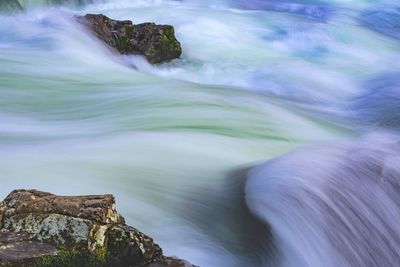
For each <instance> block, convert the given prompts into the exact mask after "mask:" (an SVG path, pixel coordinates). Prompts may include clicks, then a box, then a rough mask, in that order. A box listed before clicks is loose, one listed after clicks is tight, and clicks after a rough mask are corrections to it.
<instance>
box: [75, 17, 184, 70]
mask: <svg viewBox="0 0 400 267" xmlns="http://www.w3.org/2000/svg"><path fill="white" fill-rule="evenodd" d="M77 19H78V21H79V22H81V23H82V24H84V25H85V26H86V27H87V28H89V29H90V30H91V31H92V32H93V33H94V34H95V35H96V36H97V37H98V38H100V39H101V40H103V41H104V42H105V43H107V44H108V45H109V46H111V47H113V48H115V49H116V50H118V51H119V52H120V53H121V54H127V55H129V54H134V55H143V56H145V57H146V59H147V60H148V61H149V62H150V63H152V64H156V63H162V62H167V61H170V60H172V59H175V58H179V57H180V55H181V53H182V48H181V44H180V43H179V42H178V40H177V39H176V38H175V33H174V27H173V26H170V25H156V24H154V23H142V24H133V23H132V21H130V20H124V21H119V20H113V19H110V18H108V17H106V16H105V15H102V14H87V15H85V16H79V17H77Z"/></svg>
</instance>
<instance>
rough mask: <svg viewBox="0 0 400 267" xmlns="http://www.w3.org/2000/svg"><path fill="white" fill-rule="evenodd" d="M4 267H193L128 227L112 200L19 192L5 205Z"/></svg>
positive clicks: (0, 229)
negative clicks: (166, 252) (166, 255)
mask: <svg viewBox="0 0 400 267" xmlns="http://www.w3.org/2000/svg"><path fill="white" fill-rule="evenodd" d="M0 266H1V267H78V266H79V267H94V266H96V267H139V266H140V267H193V266H192V265H190V264H189V263H187V262H185V261H183V260H179V259H175V258H171V257H165V256H164V255H163V252H162V250H161V248H160V247H159V246H158V245H157V244H155V243H154V242H153V240H152V239H151V238H150V237H148V236H146V235H145V234H143V233H141V232H139V231H138V230H137V229H135V228H133V227H130V226H127V225H126V224H125V221H124V218H123V217H122V216H121V215H119V214H118V213H117V211H116V208H115V199H114V197H113V196H112V195H99V196H73V197H67V196H55V195H52V194H50V193H46V192H40V191H36V190H16V191H13V192H11V193H10V195H8V196H7V198H6V199H5V200H4V201H3V202H0Z"/></svg>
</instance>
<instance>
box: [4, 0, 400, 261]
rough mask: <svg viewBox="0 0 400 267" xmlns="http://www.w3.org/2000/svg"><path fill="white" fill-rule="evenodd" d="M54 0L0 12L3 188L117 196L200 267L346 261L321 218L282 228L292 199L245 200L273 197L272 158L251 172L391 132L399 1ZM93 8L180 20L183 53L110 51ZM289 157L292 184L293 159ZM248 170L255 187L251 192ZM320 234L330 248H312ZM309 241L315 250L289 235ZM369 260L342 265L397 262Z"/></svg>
mask: <svg viewBox="0 0 400 267" xmlns="http://www.w3.org/2000/svg"><path fill="white" fill-rule="evenodd" d="M0 1H4V0H0ZM54 2H56V1H54ZM54 2H52V1H47V0H46V1H44V0H40V1H39V0H37V1H36V0H21V1H20V3H21V5H22V6H23V7H24V8H25V10H24V12H9V13H3V14H2V15H1V16H0V158H1V160H0V198H2V197H4V196H5V195H6V194H7V193H8V192H9V191H11V190H13V189H16V188H37V189H41V190H47V191H51V192H53V193H56V194H68V195H72V194H99V193H112V194H115V195H116V197H117V206H118V208H119V211H120V212H121V213H122V214H123V215H125V217H126V218H127V221H128V223H129V224H131V225H134V226H136V227H137V228H139V229H140V230H142V231H144V232H145V233H148V234H149V235H151V236H152V237H154V239H155V240H156V241H157V242H158V243H159V244H160V245H161V246H162V247H163V248H164V250H165V252H166V254H168V255H177V256H179V257H181V258H185V259H187V260H189V261H191V262H192V263H194V264H197V265H199V266H202V267H222V266H227V267H228V266H229V267H234V266H238V267H243V266H254V267H256V266H285V267H286V266H290V267H319V266H322V263H321V262H324V264H326V266H339V265H337V264H336V265H335V262H336V258H337V259H338V261H339V259H341V257H342V254H341V253H340V252H332V250H334V248H332V246H331V245H329V244H330V241H329V240H330V239H329V237H326V236H323V235H321V234H319V233H320V232H321V231H322V230H319V229H316V230H315V232H313V233H314V235H310V239H309V240H308V241H307V242H309V243H312V244H313V245H310V246H308V244H309V243H301V242H300V243H299V242H296V241H295V240H294V239H293V240H291V239H290V236H289V235H290V233H297V232H302V231H303V230H304V229H306V228H307V227H309V226H310V225H314V224H315V222H312V223H308V221H307V220H305V221H304V222H302V223H303V224H299V225H296V224H294V225H295V226H293V224H290V225H291V226H293V227H298V228H296V229H295V230H293V229H291V230H288V229H287V228H284V227H283V226H282V227H281V226H280V225H285V219H282V218H285V216H289V215H290V214H291V212H292V209H293V207H292V206H291V204H290V203H289V204H287V205H286V206H285V205H284V204H283V207H282V209H281V212H283V214H284V216H283V215H282V216H276V217H275V216H271V218H268V216H267V215H265V214H269V213H268V208H265V207H262V206H261V207H260V204H259V202H258V200H254V201H253V200H251V199H253V198H258V199H261V200H260V202H261V203H264V202H265V201H268V205H272V206H274V205H277V204H279V200H277V199H275V198H273V194H272V195H271V197H266V198H265V199H263V197H262V196H263V195H264V194H265V195H268V192H270V191H271V189H270V187H269V186H271V188H274V187H273V186H274V185H273V184H272V185H269V182H268V181H269V179H270V177H269V174H268V173H269V169H267V170H266V171H265V172H264V171H263V172H262V173H263V174H260V175H258V176H257V177H258V178H254V179H253V178H252V175H251V173H252V172H251V171H250V174H249V175H247V172H246V171H245V170H247V169H248V168H251V167H253V166H256V165H258V164H259V163H261V162H264V161H266V160H268V159H272V158H275V157H277V156H279V155H282V154H284V153H286V152H289V151H291V150H293V149H295V148H297V147H300V146H303V145H307V144H311V143H312V144H314V145H316V146H321V147H325V146H326V145H325V143H326V142H329V143H330V144H332V143H334V144H338V146H339V144H343V143H342V142H343V141H344V140H347V141H346V142H349V143H350V144H351V143H352V142H354V143H357V144H358V142H359V141H357V139H359V138H360V137H359V136H362V135H364V134H365V133H369V132H373V131H380V132H383V134H379V135H377V137H374V138H373V141H371V142H378V143H379V140H381V139H386V138H387V137H386V135H388V134H389V133H388V132H390V135H391V136H392V135H394V136H396V135H397V129H398V126H399V125H400V123H399V122H400V117H399V115H400V114H399V112H398V109H397V107H398V106H399V100H400V97H399V91H398V88H399V85H400V80H399V78H398V76H399V69H400V68H399V67H400V53H399V52H400V46H399V40H398V37H399V35H400V27H399V25H400V24H399V21H400V5H399V4H398V3H396V2H395V1H356V0H353V1H344V0H335V1H305V0H304V1H289V0H288V1H262V0H255V1H218V2H217V1H196V0H189V1H172V0H171V1H167V0H138V1H135V0H117V1H106V0H104V1H100V0H96V1H89V0H87V1H72V0H71V1H64V4H63V5H57V4H54ZM52 3H53V4H52ZM86 13H103V14H105V15H108V16H110V17H112V18H114V19H130V20H133V21H134V23H140V22H146V21H153V22H156V23H159V24H163V23H164V24H171V25H174V27H175V32H176V35H177V38H178V39H179V40H180V41H181V43H182V46H183V55H182V57H181V58H180V59H177V60H174V61H172V62H170V63H166V64H161V65H157V66H152V65H150V64H148V63H147V62H146V61H145V60H144V59H143V58H141V57H137V56H119V55H115V54H114V53H113V52H112V51H110V50H109V49H107V48H106V47H105V46H104V45H103V44H102V43H101V42H99V41H98V40H97V39H96V38H94V37H92V36H91V35H90V34H89V33H87V32H86V31H85V30H84V29H83V28H82V27H81V26H80V25H78V24H77V23H76V22H75V21H74V19H73V16H74V15H79V14H86ZM390 138H393V139H396V137H390ZM353 140H354V141H353ZM391 140H392V139H391ZM393 142H395V141H393ZM363 144H367V145H368V142H366V143H363ZM343 146H345V145H343ZM349 146H351V145H349ZM393 149H394V152H391V153H396V152H398V151H397V150H396V149H395V148H393ZM327 150H328V151H329V149H328V148H327ZM332 150H334V149H332ZM307 153H308V154H307ZM307 153H305V155H304V159H309V158H315V160H313V162H312V164H311V165H310V164H309V163H307V162H305V163H304V166H306V167H304V168H306V169H312V168H313V166H315V167H316V166H319V164H322V167H321V168H322V169H323V166H325V165H328V167H329V166H330V164H334V163H333V162H330V161H329V159H326V158H325V156H324V155H322V156H318V153H313V152H307ZM324 153H325V152H324ZM326 153H328V152H326ZM368 153H369V152H366V154H368ZM289 158H290V156H289ZM284 159H285V157H283V161H284ZM397 159H398V157H397V158H396V157H393V160H395V161H396V160H397ZM355 161H357V160H356V159H355ZM288 162H291V161H290V160H288ZM396 162H398V161H396ZM285 164H286V163H285ZM296 164H300V166H302V164H303V163H302V159H301V157H300V159H299V160H298V161H296ZM307 164H309V165H307ZM267 166H269V165H267ZM283 166H284V167H282V170H278V171H279V173H281V176H282V177H283V178H282V183H285V184H286V183H288V184H290V179H289V177H290V169H291V165H290V164H289V165H283ZM329 168H336V167H333V165H332V166H331V167H329ZM358 168H359V169H358V170H359V171H362V170H363V169H365V168H368V166H358ZM324 170H325V169H324ZM327 172H331V169H329V171H327ZM333 172H335V171H333ZM264 173H265V174H264ZM317 175H319V174H317ZM246 177H247V178H248V179H249V185H248V186H254V187H255V188H256V189H254V190H257V188H258V187H259V188H260V191H257V192H255V193H254V196H253V193H252V192H253V191H252V190H249V191H246V192H245V187H246V180H244V179H245V178H246ZM259 177H262V178H259ZM318 177H323V176H318ZM343 177H346V176H345V175H344V176H342V178H343ZM349 177H351V176H349ZM396 177H398V176H396ZM302 179H305V180H307V179H308V178H307V177H305V178H304V177H303V178H302ZM321 179H322V178H321ZM332 179H339V178H332ZM349 179H353V178H349ZM259 180H263V182H257V181H259ZM264 180H265V181H264ZM287 180H288V181H287ZM323 181H325V180H324V179H322V182H323ZM258 183H259V184H260V185H259V186H258ZM254 184H255V185H254ZM306 184H307V186H309V189H310V190H319V189H318V188H319V185H317V184H308V183H306ZM293 186H294V185H293ZM293 186H291V187H290V188H292V187H293ZM284 188H285V187H284ZM369 193H371V192H369ZM360 194H361V195H362V193H360ZM372 194H373V191H372ZM383 194H384V193H383ZM245 195H246V198H245ZM260 195H261V196H260ZM283 195H285V194H283ZM246 201H247V202H246ZM380 207H381V208H382V207H383V208H384V207H385V202H384V201H382V202H381V203H378V204H377V209H378V210H379V208H380ZM289 213H290V214H289ZM315 214H316V215H315V216H317V215H318V216H319V217H318V218H321V220H323V218H324V217H323V216H322V215H320V213H317V212H316V213H315ZM264 215H265V216H264ZM300 215H301V214H300ZM303 215H304V216H311V217H312V216H313V214H311V215H310V214H303ZM296 216H297V214H296ZM276 218H279V220H278V219H276ZM282 220H283V222H282ZM290 220H292V218H290ZM271 222H272V223H271ZM275 222H276V223H277V224H275ZM317 224H318V225H321V224H323V223H320V224H319V223H317ZM333 225H335V223H333ZM269 227H272V228H269ZM393 227H394V226H393ZM331 229H332V231H333V233H335V228H334V226H332V227H331ZM370 230H371V231H375V230H374V229H370ZM291 231H292V232H291ZM304 231H305V230H304ZM338 231H339V230H338ZM393 231H394V232H396V233H397V231H398V230H397V229H395V230H393ZM311 232H312V231H311ZM288 236H289V237H288ZM293 238H296V235H295V234H293ZM318 239H321V240H320V241H318ZM280 240H283V241H282V242H281V241H280ZM291 242H293V243H291ZM319 242H323V243H324V242H325V243H324V244H325V246H324V248H327V249H326V252H327V254H326V255H328V256H326V257H325V256H321V258H318V259H316V258H315V257H317V256H315V255H316V254H315V253H317V252H318V249H315V246H316V244H319ZM282 244H283V245H282ZM304 244H307V245H304ZM302 246H304V247H305V248H307V249H308V248H309V249H310V251H311V252H310V253H308V252H304V253H303V252H302V251H298V249H294V248H293V247H295V248H298V247H302ZM333 247H334V246H333ZM289 251H291V252H289ZM360 251H361V252H363V250H362V248H360V249H359V250H354V255H353V256H354V257H355V256H357V255H365V254H363V253H361V252H360ZM313 253H314V254H313ZM349 253H350V252H349ZM293 255H295V256H293ZM351 256H352V255H350V257H351ZM381 256H382V257H384V256H383V255H381ZM396 256H398V255H396ZM313 257H314V258H313ZM364 258H365V259H366V260H365V261H347V262H346V261H345V260H342V261H341V265H340V267H346V266H398V265H399V262H396V260H397V258H398V257H392V258H387V260H386V261H382V262H384V264H381V265H379V264H378V265H371V264H369V261H368V259H370V258H369V256H368V255H366V256H364ZM291 259H299V260H298V261H297V263H296V264H294V265H293V262H291ZM308 259H310V260H308ZM394 259H395V260H394ZM328 262H329V263H328ZM285 264H286V265H285ZM288 264H289V265H288ZM324 266H325V265H324Z"/></svg>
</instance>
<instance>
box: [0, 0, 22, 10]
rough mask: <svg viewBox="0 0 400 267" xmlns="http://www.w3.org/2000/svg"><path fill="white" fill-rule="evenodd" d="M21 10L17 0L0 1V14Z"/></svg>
mask: <svg viewBox="0 0 400 267" xmlns="http://www.w3.org/2000/svg"><path fill="white" fill-rule="evenodd" d="M19 10H22V6H21V4H20V3H19V2H18V0H0V12H9V11H19Z"/></svg>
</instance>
